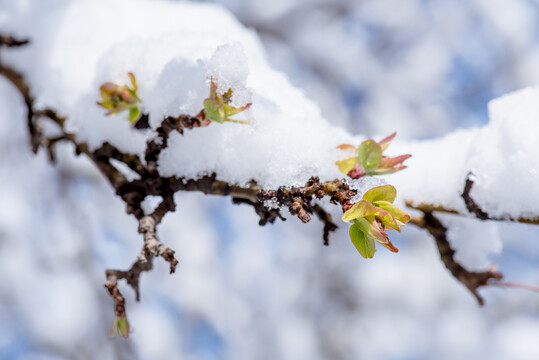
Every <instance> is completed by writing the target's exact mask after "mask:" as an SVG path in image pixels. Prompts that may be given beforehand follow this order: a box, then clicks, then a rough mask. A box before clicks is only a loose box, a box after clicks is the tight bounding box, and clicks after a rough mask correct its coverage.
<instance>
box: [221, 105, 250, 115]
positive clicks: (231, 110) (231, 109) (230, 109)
mask: <svg viewBox="0 0 539 360" xmlns="http://www.w3.org/2000/svg"><path fill="white" fill-rule="evenodd" d="M250 107H251V103H248V104H247V105H245V106H231V105H227V104H223V109H225V115H226V117H229V116H234V115H236V114H239V113H240V112H242V111H245V110H247V109H249V108H250Z"/></svg>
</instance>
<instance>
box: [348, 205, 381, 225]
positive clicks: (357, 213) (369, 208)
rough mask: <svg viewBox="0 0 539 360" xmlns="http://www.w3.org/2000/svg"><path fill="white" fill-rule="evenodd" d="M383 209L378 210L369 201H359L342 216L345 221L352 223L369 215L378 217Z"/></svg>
mask: <svg viewBox="0 0 539 360" xmlns="http://www.w3.org/2000/svg"><path fill="white" fill-rule="evenodd" d="M380 210H381V209H379V208H377V207H376V206H374V205H373V204H371V203H370V202H368V201H367V200H359V202H357V203H356V204H354V206H352V207H351V208H350V209H349V210H348V211H347V212H345V213H344V214H343V216H342V220H343V221H352V220H354V219H358V218H363V217H366V216H369V215H378V213H379V212H380Z"/></svg>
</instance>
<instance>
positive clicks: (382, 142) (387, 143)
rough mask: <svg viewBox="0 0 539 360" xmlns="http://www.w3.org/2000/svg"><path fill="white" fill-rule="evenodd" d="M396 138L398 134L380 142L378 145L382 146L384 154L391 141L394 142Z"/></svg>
mask: <svg viewBox="0 0 539 360" xmlns="http://www.w3.org/2000/svg"><path fill="white" fill-rule="evenodd" d="M395 136H397V133H396V132H394V133H393V134H391V135H389V136H388V137H386V138H384V139H382V140H380V141H378V144H380V147H381V148H382V152H384V150H385V149H387V147H388V146H389V144H390V143H391V141H393V139H394V138H395Z"/></svg>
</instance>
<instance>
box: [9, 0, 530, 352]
mask: <svg viewBox="0 0 539 360" xmlns="http://www.w3.org/2000/svg"><path fill="white" fill-rule="evenodd" d="M225 8H226V9H228V10H229V11H230V12H231V13H232V14H233V15H231V14H230V13H229V12H227V11H226V10H225ZM234 17H236V18H237V19H238V20H239V22H237V21H236V20H235V19H234ZM240 23H241V24H243V25H244V26H246V27H247V28H248V30H246V29H245V28H244V26H242V25H241V24H240ZM538 27H539V3H538V2H536V1H531V0H530V1H524V0H513V1H503V0H499V1H486V0H473V1H453V2H449V1H441V0H439V1H434V0H433V1H407V2H400V1H396V0H393V1H391V0H382V1H380V0H370V1H369V0H366V1H361V2H352V1H296V2H290V1H284V0H277V1H271V2H257V1H250V2H247V1H233V0H232V1H223V2H222V4H221V5H220V6H214V5H211V4H198V5H196V6H195V5H190V4H183V3H182V4H178V2H176V1H140V0H137V1H127V0H123V1H121V0H115V1H105V0H101V1H89V0H88V1H85V0H82V1H66V0H55V1H52V0H50V1H39V0H35V1H31V0H27V1H24V0H20V1H13V0H3V1H0V29H2V32H8V33H12V34H15V35H18V36H21V37H26V36H28V37H30V38H31V39H32V41H33V44H32V45H31V46H29V47H27V48H26V49H3V50H2V54H1V56H2V59H5V61H7V62H9V63H10V64H12V65H13V66H15V67H16V68H18V69H20V70H21V71H23V72H24V73H25V75H26V76H27V77H28V79H29V81H30V82H31V84H32V87H33V89H34V95H35V96H36V98H37V102H38V104H39V105H47V106H52V107H56V108H58V109H59V110H60V111H61V112H62V113H64V114H67V115H69V118H70V123H69V126H71V127H72V128H73V129H74V130H75V131H77V133H78V134H79V136H81V137H82V138H84V139H85V140H87V141H88V142H89V143H90V144H93V145H94V146H97V145H99V143H100V142H101V141H103V140H109V141H112V142H114V143H116V144H117V145H118V146H120V147H122V148H124V149H126V150H130V151H135V152H138V151H141V149H142V146H143V145H144V141H145V140H146V138H147V137H148V136H151V134H150V133H143V132H135V131H133V130H131V129H130V128H129V126H128V123H127V121H125V120H124V119H123V118H122V116H121V115H118V116H117V117H114V118H111V117H104V116H103V109H100V108H98V107H97V106H96V105H95V101H96V100H98V99H97V97H98V91H97V89H98V87H99V85H100V84H101V83H102V82H104V81H107V80H114V81H117V82H126V81H127V77H126V72H127V71H134V72H135V74H136V75H137V80H138V81H139V85H140V87H141V90H140V95H141V97H142V99H143V104H144V106H145V109H146V110H147V111H148V112H150V115H151V116H152V120H153V121H154V122H153V123H152V125H153V126H155V125H156V122H157V121H158V119H159V118H162V116H163V115H165V114H178V113H179V112H189V113H196V112H197V111H198V110H200V106H201V104H202V102H201V99H203V98H204V97H205V96H207V94H208V84H207V83H206V82H204V80H205V76H207V75H208V74H209V75H215V74H218V75H220V78H222V79H226V80H227V81H230V83H229V84H230V86H236V89H235V90H237V91H236V93H238V94H239V95H238V99H237V101H238V102H240V103H241V102H246V101H253V103H254V105H253V108H252V110H250V112H249V116H250V117H252V118H253V119H255V123H254V124H253V125H250V126H243V125H234V124H225V125H222V126H214V125H212V126H210V127H209V128H207V129H199V130H200V131H196V132H195V131H193V132H188V133H186V135H185V136H184V137H180V136H176V137H171V142H170V143H171V151H170V152H169V153H166V154H163V158H162V159H161V163H160V169H161V170H162V171H163V172H164V173H167V172H168V173H177V172H180V171H187V173H188V174H189V172H191V173H190V174H192V175H196V174H200V173H201V172H203V171H209V172H211V171H214V170H215V171H219V174H220V176H221V177H222V178H223V179H226V180H231V181H237V182H242V181H245V182H246V181H248V180H249V178H248V177H249V176H251V177H252V178H255V179H257V180H258V181H259V182H261V183H264V184H265V185H268V186H271V185H275V184H279V183H282V182H286V183H294V182H304V181H305V178H308V177H309V176H310V175H312V174H313V172H316V173H318V175H321V176H322V177H325V178H332V177H335V176H338V173H337V174H336V173H335V168H334V167H332V166H328V165H327V164H328V162H329V164H330V165H331V159H332V156H337V153H336V152H332V150H331V149H333V148H334V146H335V145H338V144H340V143H342V142H357V141H358V139H360V138H362V137H364V136H375V137H377V138H378V139H380V137H381V136H385V135H388V134H389V133H391V132H393V131H398V139H399V140H401V142H399V143H395V144H394V145H391V147H390V148H389V149H388V153H389V154H391V155H398V154H401V153H408V152H410V153H412V154H413V155H414V157H413V158H412V159H410V160H409V165H410V168H409V169H408V170H406V171H404V172H402V173H400V174H396V175H393V176H390V177H387V178H386V181H388V182H391V183H393V184H395V185H396V186H397V188H398V189H399V192H400V193H401V195H402V196H403V197H410V198H412V199H414V200H416V201H433V202H437V203H442V204H445V205H448V206H452V207H455V208H459V206H460V208H459V209H461V207H462V204H461V203H459V202H458V201H457V200H458V196H457V195H458V192H459V191H461V186H462V181H463V176H464V175H465V174H466V172H467V171H469V170H470V169H474V170H475V171H479V177H478V186H477V188H475V189H474V191H475V193H474V197H475V198H476V199H477V200H478V202H479V203H480V204H481V205H482V206H483V207H484V208H485V209H488V210H489V211H491V212H493V213H495V214H496V215H500V216H507V215H512V216H519V215H526V214H532V213H539V211H537V210H539V205H537V203H539V193H537V191H538V190H536V189H534V188H533V184H537V178H536V176H538V175H537V174H536V173H535V171H537V170H539V163H538V160H537V159H539V156H537V155H539V150H538V149H537V145H536V144H535V134H537V133H538V131H539V125H538V124H536V122H538V121H539V110H538V109H537V107H538V105H539V95H538V93H539V90H537V89H533V88H532V89H527V90H524V91H521V92H518V93H517V94H513V95H510V96H507V97H505V98H502V99H501V100H496V101H494V102H492V103H491V104H490V105H489V108H488V110H489V111H490V118H489V113H488V112H487V103H488V102H489V100H491V99H493V98H496V97H499V96H501V95H503V94H505V93H508V92H511V91H515V90H517V89H520V88H523V87H526V86H530V85H534V84H539V37H538V34H539V28H538ZM223 45H224V46H223ZM220 46H221V47H220ZM226 59H232V60H233V61H232V60H231V61H230V62H229V63H228V62H227V61H226ZM245 69H248V71H247V72H246V71H245ZM279 72H280V73H279ZM178 77H179V78H180V80H176V79H177V78H178ZM289 83H291V84H292V85H293V86H294V87H296V88H297V89H299V90H297V89H294V88H293V87H292V86H290V85H289ZM186 84H189V86H186ZM227 84H228V83H227ZM311 100H312V101H311ZM0 105H1V106H0V122H1V126H0V148H1V154H2V155H1V157H0V159H1V161H0V199H1V200H0V274H2V275H1V276H0V335H1V336H0V358H1V359H4V358H5V359H87V358H100V359H101V358H102V359H137V358H140V359H148V358H151V359H170V358H183V359H223V358H227V359H360V358H364V359H392V360H393V359H432V358H436V359H455V358H459V359H460V358H469V359H478V358H489V359H537V358H539V345H538V344H537V339H538V338H539V298H538V296H537V294H535V293H529V292H523V291H520V290H500V289H485V290H482V291H481V294H482V295H484V296H485V298H486V301H487V305H486V306H485V307H484V308H479V307H478V306H477V304H476V302H475V299H474V298H473V297H472V296H471V295H470V294H469V293H468V292H467V290H465V289H464V287H463V286H462V285H460V284H459V283H457V282H456V281H455V280H454V279H453V278H452V277H451V275H450V274H449V273H448V272H447V271H446V270H445V268H444V267H443V264H442V263H441V262H440V260H439V255H438V253H437V251H436V249H435V245H434V242H433V240H432V239H431V238H430V237H429V236H427V235H426V233H425V232H424V231H421V230H418V229H417V228H414V227H412V226H408V227H407V228H406V229H405V231H404V232H403V233H402V234H390V235H391V238H392V241H393V242H394V243H395V245H397V246H398V247H399V248H400V252H399V253H398V254H392V253H389V252H387V251H383V250H381V251H378V252H377V253H376V256H375V258H374V259H373V260H371V261H366V260H364V259H363V258H361V257H360V256H359V254H358V253H357V251H356V250H355V249H354V247H353V246H352V244H351V243H350V241H349V239H348V234H347V229H346V226H341V229H340V231H338V232H337V233H336V234H333V236H332V238H331V239H330V240H331V241H330V242H331V245H330V246H329V247H324V246H322V240H321V230H322V225H321V224H320V223H317V222H316V221H312V222H311V223H309V224H307V225H303V224H301V223H300V222H299V220H297V219H295V218H291V217H290V216H288V217H289V220H288V221H287V222H286V223H276V224H274V225H269V226H266V227H259V226H258V225H257V222H258V219H257V216H256V214H255V213H254V211H253V210H252V209H251V208H249V207H242V206H234V205H232V204H231V202H230V200H229V199H223V198H219V197H210V196H203V195H201V194H177V195H176V201H177V203H178V210H177V211H176V212H175V213H173V214H168V215H167V216H166V217H165V219H164V221H163V223H162V224H161V225H160V227H159V228H158V231H159V235H160V238H161V239H162V240H163V241H164V242H165V244H166V245H167V246H170V247H171V248H173V249H174V250H176V253H177V256H178V258H179V260H180V266H179V268H178V270H177V272H176V274H174V275H173V276H169V275H168V271H167V270H168V266H167V264H165V263H163V262H161V261H156V263H155V265H156V266H155V269H154V270H153V271H152V272H151V273H149V274H144V275H143V277H142V283H141V291H142V299H141V302H140V303H135V302H134V297H133V294H132V292H131V290H130V289H128V288H127V287H124V288H122V290H123V292H124V294H125V295H126V298H127V301H128V303H127V311H128V316H129V319H130V321H131V324H132V327H133V333H132V334H131V335H130V337H129V339H127V340H124V339H120V338H112V339H111V338H109V336H108V331H109V329H110V324H111V321H112V318H113V312H112V301H111V299H110V298H109V297H108V295H107V294H106V291H105V289H104V288H103V285H102V284H103V282H104V280H105V278H104V269H105V268H120V269H124V268H127V267H129V266H130V265H131V263H132V262H133V260H134V259H135V257H136V255H137V254H138V252H139V250H140V246H141V238H140V235H139V234H137V232H136V228H137V224H136V221H135V220H134V219H133V218H132V217H130V216H128V215H126V214H125V212H124V206H123V203H122V201H121V200H120V199H118V198H117V197H115V196H114V195H113V191H112V189H111V187H110V186H109V185H108V184H107V183H106V182H105V181H104V179H103V178H102V177H101V175H100V174H99V173H98V172H97V171H96V170H95V169H94V168H93V166H92V165H91V164H90V163H89V161H87V160H86V159H84V158H83V157H80V158H76V157H74V156H73V155H72V153H73V149H72V148H71V147H70V146H63V147H62V148H60V149H59V162H58V164H57V165H56V166H54V167H53V166H51V165H50V163H49V162H48V161H47V157H46V154H44V153H43V152H40V153H39V154H38V155H37V156H34V155H32V154H31V152H30V147H29V145H28V136H27V129H26V128H25V122H24V117H25V114H24V107H23V102H22V99H21V98H20V97H19V95H18V94H17V93H16V92H15V91H14V90H13V89H12V88H11V87H10V85H9V83H7V82H6V81H5V80H4V79H0ZM489 120H490V122H489ZM283 130H285V131H284V132H283ZM286 130H288V131H286ZM298 133H301V134H302V136H301V139H299V140H298V139H297V138H298V136H297V134H298ZM321 134H322V135H321ZM446 134H449V135H446ZM276 138H278V139H279V141H278V142H276V140H275V139H276ZM402 140H405V141H402ZM201 143H204V144H205V151H202V152H200V151H198V148H197V153H198V155H197V156H199V158H197V159H195V160H196V161H191V162H189V161H187V160H186V157H182V156H181V154H182V153H184V152H185V151H189V148H194V147H195V146H199V145H200V144H201ZM313 143H314V144H315V145H316V147H313ZM231 144H233V145H234V146H231ZM256 146H259V149H257V152H253V151H251V150H252V149H253V148H254V147H256ZM309 146H310V147H309ZM223 149H225V150H226V151H224V150H223ZM433 149H435V150H433ZM274 154H282V156H277V157H275V156H273V155H274ZM291 154H292V155H293V156H291ZM283 158H284V159H286V161H282V159H283ZM238 159H240V161H238ZM483 159H487V160H488V161H483ZM239 162H241V163H242V164H243V165H242V166H238V165H237V164H238V163H239ZM262 165H264V166H262ZM455 174H456V175H455ZM481 174H483V175H482V177H481ZM479 184H481V185H482V186H479ZM455 199H457V200H455ZM401 200H402V199H401ZM500 204H501V205H500ZM442 220H443V221H444V223H445V224H446V225H449V226H450V233H449V236H450V240H451V242H452V244H453V245H454V246H455V247H456V248H457V250H458V252H457V258H458V259H459V260H461V261H462V262H463V263H465V264H467V265H468V266H469V267H470V268H472V269H485V268H486V267H488V266H489V265H490V264H492V263H497V264H499V266H500V269H501V271H503V272H504V273H505V275H506V278H507V279H508V280H510V281H520V282H526V283H531V284H538V283H539V276H538V274H537V270H536V264H537V259H538V258H539V245H538V244H537V241H536V238H537V236H538V235H539V232H538V231H537V230H536V229H535V228H534V227H532V226H525V225H510V224H503V223H479V222H478V221H476V220H473V219H463V218H457V217H454V216H444V217H442ZM343 225H344V224H343Z"/></svg>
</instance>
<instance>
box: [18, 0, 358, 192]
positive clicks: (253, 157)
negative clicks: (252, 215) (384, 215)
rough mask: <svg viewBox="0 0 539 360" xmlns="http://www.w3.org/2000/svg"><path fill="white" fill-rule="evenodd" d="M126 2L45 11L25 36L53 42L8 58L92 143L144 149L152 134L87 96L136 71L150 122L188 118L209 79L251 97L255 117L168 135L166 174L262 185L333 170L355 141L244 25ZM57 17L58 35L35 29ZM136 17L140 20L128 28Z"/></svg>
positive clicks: (238, 99) (218, 12) (206, 13)
mask: <svg viewBox="0 0 539 360" xmlns="http://www.w3.org/2000/svg"><path fill="white" fill-rule="evenodd" d="M135 2H136V6H132V5H133V1H126V0H114V1H104V0H100V1H86V0H83V1H78V2H73V3H70V4H69V5H68V6H67V7H66V9H64V10H63V12H62V13H61V14H58V13H55V12H46V13H44V14H43V15H42V16H40V17H39V23H38V24H36V25H35V26H34V27H33V28H34V29H38V30H37V31H35V32H33V33H32V34H29V36H30V37H31V38H32V43H33V44H43V43H45V44H53V45H52V46H51V47H42V46H33V45H31V46H30V47H29V50H28V51H26V52H25V53H14V54H9V55H10V56H9V58H8V60H9V61H11V62H13V63H15V62H16V65H17V67H18V68H22V70H23V71H24V72H25V73H29V74H30V76H29V79H30V82H31V84H32V87H33V88H35V89H39V90H40V91H38V92H37V94H36V95H37V97H38V100H39V101H42V102H43V103H44V104H47V105H49V106H52V107H58V109H61V111H62V115H66V116H67V118H68V127H69V128H70V129H71V130H73V131H74V132H76V133H77V135H78V136H79V138H80V139H81V140H84V141H86V142H88V144H89V145H90V146H91V147H92V148H95V147H98V146H99V145H100V144H101V143H103V142H105V141H108V142H110V143H112V144H114V145H116V146H117V147H119V148H120V149H121V150H125V151H129V152H133V153H137V154H141V155H142V154H143V152H144V149H145V143H146V141H147V140H149V139H151V138H153V137H154V136H155V134H154V133H153V132H152V131H137V130H135V129H133V128H132V127H131V126H130V125H129V123H128V121H127V120H126V117H127V115H126V114H123V113H120V114H117V115H114V116H105V111H104V110H103V109H101V108H99V107H98V106H97V105H96V101H97V100H98V95H99V91H98V89H99V86H100V85H101V84H102V83H104V82H106V81H113V82H116V83H118V84H125V83H128V78H127V73H128V72H133V73H134V74H135V76H136V78H137V82H138V85H139V97H140V98H141V99H142V106H143V109H144V111H146V112H148V113H149V115H150V124H151V126H152V127H153V128H154V129H155V128H156V127H157V126H159V124H160V122H161V121H162V120H163V118H164V117H165V116H168V115H172V116H177V115H179V114H182V113H188V114H191V115H194V114H197V113H198V112H199V111H200V110H201V109H202V107H203V101H204V99H205V98H207V97H208V96H209V81H208V80H209V78H212V79H214V80H215V82H216V83H217V85H218V88H219V89H218V90H219V91H220V92H225V91H226V90H228V88H231V89H232V90H233V98H232V101H233V102H234V103H235V104H237V105H244V104H245V103H247V102H252V103H253V105H252V107H251V108H250V109H249V110H248V111H246V112H245V113H244V114H241V115H244V116H246V117H247V118H249V119H251V120H253V121H252V123H251V124H250V125H240V124H233V123H225V124H217V123H214V124H211V126H209V127H208V128H202V129H195V130H192V131H187V132H186V133H185V135H184V136H180V135H179V134H177V133H175V134H172V135H171V137H170V141H169V146H168V148H167V150H166V151H164V152H163V153H162V156H161V158H160V161H159V170H160V172H161V173H162V174H163V175H176V176H186V177H191V178H196V177H200V176H202V175H205V174H209V173H212V172H215V173H216V174H217V175H218V178H219V179H222V180H226V181H229V182H233V183H239V184H246V183H248V182H249V181H251V180H256V181H257V182H258V183H259V184H260V185H262V186H265V187H275V186H280V185H301V184H304V183H305V182H306V181H307V180H308V179H309V177H311V176H313V175H317V176H320V177H321V178H322V179H323V180H330V179H334V178H337V177H341V174H340V173H339V171H338V169H337V168H336V167H335V166H334V164H333V163H334V161H335V157H336V155H335V154H336V151H335V146H336V145H338V144H340V143H343V142H350V139H351V138H352V137H351V136H350V135H349V134H346V133H345V132H344V131H343V130H340V129H338V128H336V127H334V126H332V125H330V124H329V123H328V121H326V119H324V118H323V117H322V115H321V113H320V110H319V108H318V106H317V105H316V104H314V103H313V102H312V101H311V100H309V99H308V98H306V97H305V96H304V95H303V94H302V93H301V92H300V91H298V90H297V89H295V88H294V87H293V86H292V85H290V83H289V82H288V80H287V79H286V78H285V77H284V76H283V75H282V74H280V73H278V72H276V71H275V70H273V69H271V67H270V66H269V65H268V64H267V61H266V59H265V54H264V51H263V50H262V47H261V45H260V43H259V40H258V38H257V37H256V36H255V35H254V34H253V32H252V31H251V30H248V29H246V28H244V27H243V26H242V25H240V24H239V23H238V22H237V21H236V20H235V19H234V18H233V17H232V16H231V15H230V14H229V13H228V12H227V11H225V10H224V9H222V8H221V7H218V6H213V5H200V4H197V5H195V4H189V3H172V2H170V3H169V2H147V1H140V0H136V1H135ZM104 9H106V10H105V11H104ZM83 14H84V16H82V15H83ZM116 14H122V16H116ZM57 17H60V18H61V21H60V23H61V26H59V27H58V31H57V32H48V31H39V29H43V28H44V27H46V26H48V25H47V24H50V21H52V19H53V18H57ZM200 19H204V21H200ZM22 21H23V22H24V20H22ZM141 22H144V23H145V26H143V27H139V26H138V25H137V24H139V23H141ZM103 24H109V25H107V26H105V25H103ZM12 26H15V25H14V24H12ZM111 29H113V30H111ZM111 32H113V33H114V36H111ZM89 33H91V34H92V36H91V37H90V36H88V34H89ZM51 49H52V50H51ZM28 52H29V53H31V54H28ZM29 58H32V59H39V60H38V61H36V60H34V61H29V60H28V59H29ZM21 59H23V60H21ZM19 60H21V61H19ZM51 70H52V71H53V72H54V73H55V76H54V81H52V75H51V74H50V72H51ZM41 74H43V75H41ZM62 94H68V95H62Z"/></svg>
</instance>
